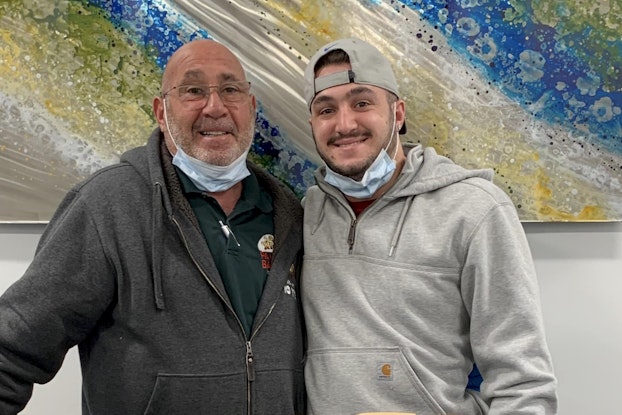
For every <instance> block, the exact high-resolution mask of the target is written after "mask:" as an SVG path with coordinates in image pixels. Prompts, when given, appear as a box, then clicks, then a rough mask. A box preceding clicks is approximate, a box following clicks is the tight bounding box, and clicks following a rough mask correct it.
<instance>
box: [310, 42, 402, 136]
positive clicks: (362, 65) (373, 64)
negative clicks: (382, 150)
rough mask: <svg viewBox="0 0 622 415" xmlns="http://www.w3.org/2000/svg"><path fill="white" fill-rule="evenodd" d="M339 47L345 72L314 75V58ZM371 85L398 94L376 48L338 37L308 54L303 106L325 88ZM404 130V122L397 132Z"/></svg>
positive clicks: (386, 62)
mask: <svg viewBox="0 0 622 415" xmlns="http://www.w3.org/2000/svg"><path fill="white" fill-rule="evenodd" d="M339 49H341V50H343V51H344V52H345V53H346V54H347V55H348V57H349V59H350V66H351V67H352V69H351V70H349V71H342V72H336V73H332V74H330V75H326V76H321V77H319V78H316V77H315V66H316V65H317V63H318V61H319V60H320V59H321V58H322V57H323V56H324V55H326V54H328V53H330V52H332V51H334V50H339ZM351 82H353V83H357V84H365V85H373V86H377V87H379V88H383V89H386V90H387V91H389V92H392V93H393V94H395V95H396V96H397V97H398V98H399V96H400V93H399V90H398V87H397V81H396V80H395V74H394V73H393V68H392V67H391V63H390V62H389V60H388V59H387V58H386V57H385V56H384V55H383V54H382V53H381V52H380V51H379V50H378V49H376V47H374V46H372V45H370V44H369V43H367V42H364V41H362V40H360V39H356V38H348V39H340V40H337V41H335V42H331V43H329V44H327V45H324V46H322V47H321V48H320V49H319V50H318V51H317V52H316V53H315V55H313V57H311V60H310V61H309V64H308V65H307V68H306V69H305V88H304V96H305V101H306V102H307V107H308V108H311V103H312V102H313V99H314V98H315V96H316V95H317V94H318V93H319V92H321V91H323V90H325V89H328V88H331V87H334V86H337V85H343V84H348V83H351ZM405 132H406V123H404V125H402V128H401V130H400V134H404V133H405Z"/></svg>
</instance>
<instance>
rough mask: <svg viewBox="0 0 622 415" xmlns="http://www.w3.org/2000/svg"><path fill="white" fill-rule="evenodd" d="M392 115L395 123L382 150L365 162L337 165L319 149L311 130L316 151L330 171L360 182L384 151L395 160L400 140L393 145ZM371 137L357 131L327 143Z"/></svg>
mask: <svg viewBox="0 0 622 415" xmlns="http://www.w3.org/2000/svg"><path fill="white" fill-rule="evenodd" d="M390 114H393V115H392V119H393V121H392V122H391V125H393V127H392V128H391V131H389V132H387V134H386V136H385V139H384V140H383V144H382V146H381V147H380V149H379V150H378V152H377V153H376V154H372V155H370V156H368V157H367V158H365V159H364V160H361V161H360V162H357V163H355V164H350V165H338V164H336V162H334V161H333V160H331V159H330V157H329V155H328V154H327V153H325V152H322V151H321V150H320V149H319V148H318V145H317V140H316V139H315V133H314V132H313V129H311V134H312V135H313V141H314V142H315V149H316V151H317V152H318V154H319V156H320V158H321V159H322V160H323V161H324V163H326V165H327V166H328V168H329V169H331V170H332V171H334V172H335V173H337V174H340V175H342V176H345V177H349V178H351V179H352V180H355V181H357V182H360V181H361V180H362V179H363V176H364V175H365V172H367V170H368V169H369V168H370V167H371V165H372V164H373V163H374V161H375V160H376V159H377V158H378V155H379V154H380V152H381V151H382V149H385V151H387V152H388V153H389V154H390V153H391V152H392V153H393V154H394V156H393V158H395V150H397V145H398V144H399V139H398V140H395V141H396V142H395V143H394V144H393V143H392V139H393V134H394V132H395V113H394V112H391V113H390ZM371 136H372V133H371V131H369V130H361V131H358V130H357V131H354V132H352V133H351V134H348V135H336V136H333V137H330V138H329V139H328V141H327V143H328V144H330V143H332V142H334V141H335V140H337V139H339V138H346V137H347V138H354V137H371ZM392 144H393V145H392Z"/></svg>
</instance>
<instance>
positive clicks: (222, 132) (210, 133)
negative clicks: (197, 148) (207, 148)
mask: <svg viewBox="0 0 622 415" xmlns="http://www.w3.org/2000/svg"><path fill="white" fill-rule="evenodd" d="M224 134H227V133H226V132H224V131H201V135H224Z"/></svg>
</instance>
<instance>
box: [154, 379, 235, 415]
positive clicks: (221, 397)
mask: <svg viewBox="0 0 622 415" xmlns="http://www.w3.org/2000/svg"><path fill="white" fill-rule="evenodd" d="M245 408H246V376H245V374H233V375H225V376H222V375H219V376H209V375H191V374H165V373H159V374H158V377H157V379H156V382H155V386H154V388H153V391H152V393H151V398H150V399H149V404H148V405H147V409H146V410H145V415H154V414H160V415H162V414H215V415H218V414H223V415H224V414H241V413H244V412H245Z"/></svg>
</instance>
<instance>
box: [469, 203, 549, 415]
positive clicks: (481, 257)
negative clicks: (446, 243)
mask: <svg viewBox="0 0 622 415" xmlns="http://www.w3.org/2000/svg"><path fill="white" fill-rule="evenodd" d="M462 281H463V285H462V291H463V298H464V300H465V305H466V307H467V310H469V313H470V317H471V337H470V340H471V346H472V349H473V354H474V358H475V362H476V364H477V366H478V368H479V369H480V371H481V373H482V376H483V379H484V382H483V383H482V387H481V393H482V397H483V398H484V399H485V401H486V402H488V404H489V405H490V415H493V414H494V415H501V414H513V415H519V414H554V413H556V411H557V397H556V380H555V377H554V375H553V368H552V362H551V357H550V354H549V351H548V348H547V345H546V339H545V334H544V324H543V320H542V314H541V308H540V297H539V287H538V282H537V279H536V274H535V270H534V266H533V261H532V258H531V253H530V251H529V246H528V244H527V239H526V237H525V234H524V231H523V229H522V226H521V224H520V222H519V220H518V217H517V215H516V212H515V210H514V207H513V206H512V204H511V203H510V202H509V201H508V202H505V203H501V204H499V205H496V206H495V207H494V208H492V209H491V211H490V212H488V214H487V215H486V216H485V217H484V218H483V220H482V221H481V222H480V224H479V225H478V226H477V228H476V229H475V231H474V233H473V235H472V237H471V241H470V244H469V248H468V252H467V256H466V260H465V267H464V271H463V277H462Z"/></svg>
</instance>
